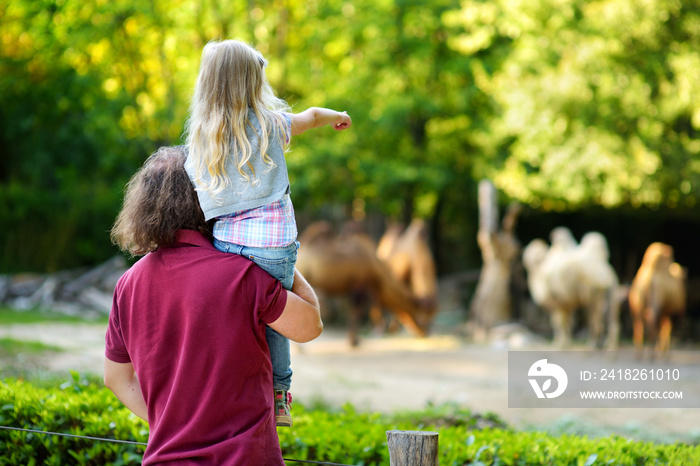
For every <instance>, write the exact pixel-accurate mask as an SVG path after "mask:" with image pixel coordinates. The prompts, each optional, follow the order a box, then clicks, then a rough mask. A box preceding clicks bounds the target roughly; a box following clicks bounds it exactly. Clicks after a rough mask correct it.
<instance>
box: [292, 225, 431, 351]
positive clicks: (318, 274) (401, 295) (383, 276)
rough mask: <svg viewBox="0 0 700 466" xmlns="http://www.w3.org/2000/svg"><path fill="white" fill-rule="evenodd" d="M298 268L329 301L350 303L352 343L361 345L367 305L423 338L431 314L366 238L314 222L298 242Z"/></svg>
mask: <svg viewBox="0 0 700 466" xmlns="http://www.w3.org/2000/svg"><path fill="white" fill-rule="evenodd" d="M299 243H300V244H301V247H300V249H299V254H298V259H297V269H299V271H300V272H301V273H302V275H304V277H306V279H307V280H308V282H309V284H311V286H312V287H314V289H316V290H317V291H320V292H322V293H324V294H326V295H329V296H346V297H349V298H351V299H350V301H351V306H352V309H351V312H350V316H349V322H348V326H349V337H350V344H351V345H352V346H357V345H358V344H359V337H358V326H359V319H360V316H361V314H362V313H363V307H364V306H363V304H364V303H365V302H366V301H367V300H372V301H374V302H376V303H378V304H379V305H380V306H382V307H383V308H385V309H388V310H390V311H391V312H393V313H394V314H395V315H396V317H397V319H398V320H399V322H400V323H401V324H402V325H403V326H404V327H405V328H406V329H407V330H408V331H409V332H411V333H413V334H414V335H417V336H420V337H424V336H426V334H427V328H428V326H429V324H430V321H431V319H432V315H431V314H430V312H428V311H427V309H426V308H425V307H424V306H422V305H421V303H420V302H419V300H417V299H416V298H415V297H414V296H413V294H412V293H411V292H410V290H409V289H408V288H407V287H406V286H405V285H403V284H402V283H401V282H400V281H399V280H397V279H396V278H395V277H394V275H393V274H392V273H391V271H390V270H389V268H388V267H387V265H386V264H385V263H384V262H382V261H381V260H380V259H379V258H378V257H377V255H376V253H375V246H374V243H373V241H372V240H371V238H369V237H368V236H367V235H365V234H363V233H357V232H354V233H345V234H343V235H337V234H335V233H334V232H333V229H332V227H331V225H330V224H329V223H328V222H316V223H313V224H311V225H309V227H308V228H307V229H306V230H305V231H304V233H303V234H302V235H300V237H299Z"/></svg>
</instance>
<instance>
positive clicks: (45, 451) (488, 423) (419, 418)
mask: <svg viewBox="0 0 700 466" xmlns="http://www.w3.org/2000/svg"><path fill="white" fill-rule="evenodd" d="M293 414H294V427H293V428H291V429H286V428H280V429H278V432H279V437H280V445H281V447H282V453H283V456H284V457H285V458H291V459H298V460H313V461H327V462H334V463H342V464H352V465H387V464H389V452H388V449H387V445H386V431H388V430H395V429H397V430H432V431H437V432H438V433H439V444H440V452H439V461H440V465H442V466H446V465H474V466H483V465H571V466H596V465H690V464H700V447H698V446H696V445H687V444H681V443H676V444H657V443H653V442H640V441H634V440H631V439H627V438H623V437H620V436H608V437H603V438H589V437H580V436H575V435H562V436H554V435H549V434H545V433H542V432H516V431H513V430H512V429H509V428H508V427H507V426H506V425H505V424H504V423H503V422H502V421H500V420H499V419H498V418H496V417H495V416H493V417H486V418H484V417H481V416H475V415H472V414H471V413H470V412H469V411H464V410H459V409H455V408H454V407H449V408H447V409H446V408H445V407H444V406H443V407H432V408H428V409H426V410H424V411H420V412H413V413H403V414H400V415H399V414H395V415H385V414H377V413H365V412H357V411H356V410H355V409H354V408H353V407H352V406H351V405H349V404H348V405H345V406H343V407H342V408H340V409H329V408H327V407H306V406H304V405H300V404H299V403H295V405H294V409H293ZM0 425H2V426H4V427H17V428H24V429H31V430H40V431H47V432H58V433H67V434H73V435H80V436H88V437H96V438H110V439H118V440H126V441H131V442H141V443H146V442H147V441H148V426H147V424H146V423H145V422H143V421H142V420H140V419H138V418H137V417H136V416H134V415H132V414H131V413H130V412H129V411H128V410H127V409H126V408H124V407H123V406H122V405H121V403H120V402H119V401H118V400H117V399H116V398H115V397H114V395H113V394H112V393H111V392H110V391H109V390H108V389H106V388H104V387H103V386H102V384H101V383H100V382H99V381H98V380H85V379H83V378H81V377H80V376H79V375H78V374H75V373H73V377H72V380H69V381H67V382H66V383H63V384H60V385H56V386H47V387H43V386H37V385H35V384H32V383H30V382H27V381H25V380H21V379H10V380H5V381H2V382H0ZM143 451H144V447H143V446H141V445H133V444H122V443H111V442H106V441H98V440H89V439H81V438H73V437H64V436H55V435H45V434H38V433H30V432H24V431H14V430H6V429H0V465H17V464H23V465H66V464H71V465H73V464H75V465H135V464H140V463H141V457H142V455H143ZM289 464H290V465H292V464H294V463H293V462H289Z"/></svg>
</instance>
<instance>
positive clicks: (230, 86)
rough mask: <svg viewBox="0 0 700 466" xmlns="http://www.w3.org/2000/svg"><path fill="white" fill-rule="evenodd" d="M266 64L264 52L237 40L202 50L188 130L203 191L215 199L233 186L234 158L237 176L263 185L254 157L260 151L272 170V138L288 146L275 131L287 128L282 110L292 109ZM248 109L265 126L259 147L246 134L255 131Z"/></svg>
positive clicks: (192, 153)
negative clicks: (230, 165)
mask: <svg viewBox="0 0 700 466" xmlns="http://www.w3.org/2000/svg"><path fill="white" fill-rule="evenodd" d="M266 65H267V60H265V58H264V57H263V56H262V54H261V53H260V52H258V51H257V50H255V49H254V48H253V47H251V46H250V45H248V44H246V43H244V42H241V41H238V40H225V41H222V42H218V41H212V42H209V43H208V44H207V45H206V46H205V47H204V50H203V51H202V61H201V64H200V67H199V75H198V76H197V83H196V85H195V89H194V95H193V97H192V103H191V105H190V114H189V117H188V120H187V123H186V128H185V129H186V134H187V146H188V148H189V157H192V160H193V161H194V166H195V177H196V180H197V182H198V185H199V189H204V190H206V191H209V192H210V193H211V195H212V196H213V197H216V195H217V194H218V193H220V192H221V191H222V190H224V189H225V188H226V187H227V186H228V185H229V183H230V179H229V174H227V173H226V168H225V165H226V158H227V157H228V156H229V154H232V155H233V158H234V165H235V166H236V168H237V169H238V173H239V174H240V175H241V176H242V177H243V178H244V179H245V180H246V181H248V182H249V183H252V184H253V185H257V184H258V183H259V182H260V181H259V180H258V179H257V178H256V174H255V170H254V169H253V166H252V165H251V164H250V162H249V160H250V157H251V156H252V154H253V153H254V152H255V150H256V149H257V150H259V151H260V156H261V157H262V159H263V160H264V161H265V163H267V164H269V165H270V166H271V167H273V166H274V162H273V161H272V160H271V159H270V157H269V156H268V155H267V148H268V146H269V138H270V137H279V138H280V142H281V144H282V146H283V147H285V145H286V141H285V140H284V136H283V134H284V133H283V132H282V131H273V130H274V129H275V128H283V127H284V126H283V125H284V124H285V122H284V117H283V116H282V114H281V112H284V111H289V105H287V103H286V102H285V101H284V100H282V99H280V98H278V97H277V96H276V95H275V93H274V91H273V90H272V87H271V86H270V84H269V83H268V81H267V78H266V76H265V71H264V70H265V66H266ZM249 109H250V110H252V111H253V113H254V114H255V116H256V117H257V119H258V121H259V122H260V129H261V133H262V134H258V140H259V147H252V144H251V141H250V140H249V139H248V136H247V133H246V128H248V127H250V128H253V126H252V124H251V122H250V121H248V110H249ZM253 130H254V129H253ZM246 167H247V168H248V170H246ZM248 171H249V172H250V173H248ZM207 172H208V173H209V175H210V176H211V180H212V181H211V183H209V184H205V183H204V182H203V178H202V175H203V174H204V173H207Z"/></svg>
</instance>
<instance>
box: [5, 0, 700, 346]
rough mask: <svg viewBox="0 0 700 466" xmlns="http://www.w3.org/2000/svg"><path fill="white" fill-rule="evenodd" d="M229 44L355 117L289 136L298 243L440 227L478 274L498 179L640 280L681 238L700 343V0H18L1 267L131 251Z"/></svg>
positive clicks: (525, 236) (30, 267)
mask: <svg viewBox="0 0 700 466" xmlns="http://www.w3.org/2000/svg"><path fill="white" fill-rule="evenodd" d="M226 38H238V39H242V40H246V41H248V42H250V43H251V44H253V45H254V46H255V47H256V48H257V49H258V50H260V51H261V52H262V53H263V54H264V55H265V56H266V57H267V58H268V60H269V66H268V68H267V73H268V78H269V80H270V82H271V84H272V86H273V87H274V88H275V90H276V91H277V94H278V95H279V96H280V97H282V98H284V99H286V100H287V101H288V102H289V103H290V104H291V105H292V106H293V108H294V109H295V110H296V111H302V110H304V109H306V108H307V107H310V106H321V107H330V108H334V109H338V110H346V111H347V112H348V113H349V114H350V115H351V116H352V119H353V128H352V129H351V130H349V131H344V132H341V133H336V132H333V131H331V130H330V129H328V130H318V131H315V132H310V133H308V134H304V135H302V136H299V137H297V138H295V140H294V141H293V145H292V151H291V153H289V154H288V157H287V160H288V166H289V170H290V177H291V182H292V199H293V201H294V204H295V208H296V211H297V220H298V223H299V230H300V232H303V231H304V230H305V228H306V226H308V225H309V224H311V223H312V222H314V221H316V220H327V221H330V222H332V223H333V224H334V225H340V224H342V223H344V222H346V221H348V220H354V221H358V222H361V223H362V224H363V225H364V228H365V229H366V231H367V232H368V233H369V234H370V236H371V237H373V238H374V239H375V240H378V239H379V238H380V237H381V235H382V234H383V233H384V231H385V230H386V228H387V225H388V224H389V223H390V222H400V223H403V224H406V225H407V224H409V223H410V222H411V220H413V219H422V220H423V221H424V222H425V225H426V226H427V231H428V238H429V245H430V249H431V251H432V253H433V256H434V258H435V264H436V273H437V276H438V278H439V279H442V278H446V277H454V276H460V277H462V278H464V277H469V276H478V271H479V269H480V267H481V264H482V260H483V259H482V252H481V250H480V248H479V245H478V243H477V232H478V229H479V206H478V184H479V182H480V181H482V180H489V181H491V182H492V183H493V185H494V186H495V189H496V192H497V195H498V198H497V201H498V205H499V207H500V211H501V212H504V211H505V208H506V206H508V205H511V204H512V203H518V204H519V205H520V206H521V210H520V213H519V216H518V218H517V223H516V224H515V229H514V231H513V234H514V237H515V238H516V239H517V241H518V242H519V244H521V245H525V244H527V243H528V242H529V241H531V240H532V239H535V238H543V239H547V240H548V238H549V234H550V232H551V231H552V229H553V228H555V227H557V226H566V227H568V228H569V229H570V230H571V231H572V233H573V234H574V236H575V238H576V239H577V240H580V239H581V237H582V235H583V234H584V233H586V232H589V231H599V232H601V233H602V234H603V235H604V236H605V238H606V239H607V242H608V246H609V250H610V263H611V264H612V266H613V267H614V269H615V271H616V272H617V275H618V276H619V279H620V282H621V283H623V284H625V283H626V284H629V283H630V282H631V280H632V278H633V277H634V275H635V273H636V271H637V269H638V267H639V265H640V263H641V259H642V255H643V254H644V251H645V249H646V248H647V246H648V245H649V244H650V243H652V242H654V241H662V242H664V243H667V244H669V245H671V246H672V247H673V248H674V250H675V260H676V261H677V262H678V263H680V265H681V266H683V267H685V268H686V277H687V281H688V313H687V317H688V320H687V322H689V323H688V324H686V326H685V327H684V330H683V331H684V332H685V333H684V334H683V335H684V338H689V339H692V338H693V336H694V335H695V334H696V331H695V330H694V329H695V328H697V325H695V327H694V326H693V325H694V324H693V322H694V321H697V320H698V317H699V313H700V310H699V306H700V295H699V294H698V292H697V291H696V290H697V288H698V286H697V283H698V279H699V278H700V272H699V271H698V268H699V266H700V248H699V247H698V244H697V243H698V238H700V209H699V208H698V201H699V199H698V197H699V196H700V190H699V189H698V186H699V185H700V158H698V155H699V154H700V80H699V78H698V77H700V54H699V52H698V51H700V1H697V0H689V1H683V2H680V1H677V0H647V1H645V2H639V1H636V0H600V1H583V0H527V1H521V0H492V1H470V0H464V1H456V0H434V1H417V0H372V1H368V0H348V1H340V0H330V1H313V0H312V1H307V0H304V1H300V0H270V1H257V2H254V1H252V0H247V1H243V0H231V1H225V0H147V1H144V0H2V1H0V151H1V152H0V154H1V155H0V226H1V227H0V274H3V275H10V274H18V273H28V272H31V273H37V274H47V273H54V272H58V271H63V270H74V269H81V268H90V267H95V266H97V265H99V264H102V263H105V261H108V260H109V259H110V258H113V257H114V256H115V255H118V254H119V253H118V250H117V249H116V247H114V246H113V245H112V244H111V243H110V240H109V229H110V228H111V225H112V222H113V220H114V218H115V216H116V214H117V212H118V210H119V208H120V205H121V200H122V195H123V188H124V185H125V183H126V181H127V180H128V179H129V177H130V176H131V175H132V174H133V173H134V172H135V171H136V169H137V168H138V167H140V166H141V164H142V162H143V161H144V160H145V159H146V157H148V155H149V154H151V153H152V152H153V151H155V149H157V148H158V147H159V146H162V145H177V144H181V143H182V142H183V139H182V133H183V127H184V122H185V119H186V117H187V112H188V105H189V99H190V96H191V92H192V88H193V85H194V81H195V77H196V74H197V71H198V66H199V59H200V54H201V50H202V47H203V46H204V45H205V44H206V43H207V41H209V40H211V39H226ZM470 273H472V274H473V273H476V275H469V274H470ZM475 282H476V280H475V279H474V280H471V281H470V280H469V279H467V278H465V279H464V280H462V284H463V287H464V289H465V290H466V291H465V293H464V295H463V298H464V300H465V301H466V302H468V300H469V296H470V293H471V291H470V290H471V289H473V288H474V287H475ZM693 283H695V284H696V286H693ZM470 287H471V288H470ZM624 336H625V335H623V337H624ZM626 336H627V337H628V336H629V335H626Z"/></svg>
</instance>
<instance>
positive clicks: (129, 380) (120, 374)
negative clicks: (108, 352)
mask: <svg viewBox="0 0 700 466" xmlns="http://www.w3.org/2000/svg"><path fill="white" fill-rule="evenodd" d="M104 381H105V386H106V387H107V388H109V389H110V390H112V392H113V393H114V395H116V397H117V398H119V401H121V402H122V403H124V406H126V407H127V408H129V410H130V411H131V412H132V413H134V414H136V415H137V416H138V417H140V418H141V419H143V420H144V421H146V422H148V408H147V407H146V401H144V399H143V393H142V392H141V386H140V385H139V380H138V378H137V377H136V372H135V371H134V366H133V365H132V364H131V363H130V362H128V363H125V364H121V363H118V362H114V361H111V360H110V359H109V358H105V376H104Z"/></svg>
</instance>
